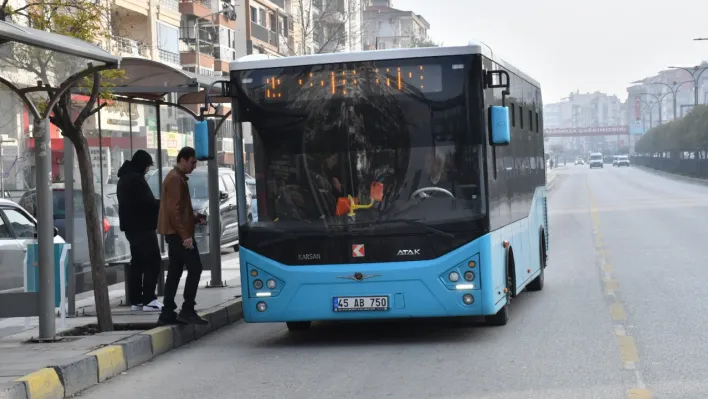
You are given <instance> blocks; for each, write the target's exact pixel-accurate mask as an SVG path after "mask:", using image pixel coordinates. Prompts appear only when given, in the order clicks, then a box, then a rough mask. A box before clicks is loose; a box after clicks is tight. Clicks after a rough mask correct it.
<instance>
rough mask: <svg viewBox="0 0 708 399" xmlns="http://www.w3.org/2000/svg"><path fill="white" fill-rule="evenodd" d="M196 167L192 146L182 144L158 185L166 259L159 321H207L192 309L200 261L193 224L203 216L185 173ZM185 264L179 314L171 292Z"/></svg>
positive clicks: (192, 322) (171, 322)
mask: <svg viewBox="0 0 708 399" xmlns="http://www.w3.org/2000/svg"><path fill="white" fill-rule="evenodd" d="M196 167H197V158H196V153H195V151H194V148H192V147H184V148H182V149H181V150H180V151H179V153H178V154H177V165H176V166H175V168H174V169H172V170H171V171H170V172H169V173H167V176H165V181H164V183H163V184H162V195H161V197H162V199H161V201H160V215H159V218H158V221H157V231H158V232H159V233H160V234H162V235H164V236H165V241H167V245H168V256H169V258H170V263H169V267H168V269H167V281H166V282H165V299H164V306H163V308H162V313H161V314H160V318H159V320H158V323H159V324H176V323H183V324H207V323H208V322H207V321H206V320H204V319H202V318H201V317H199V315H198V314H197V312H196V311H195V310H194V305H195V304H196V302H195V298H196V297H197V289H198V288H199V278H200V277H201V274H202V262H201V259H200V258H199V249H198V248H197V243H196V242H195V241H194V230H195V229H194V226H195V225H196V224H197V223H204V219H202V218H201V217H198V215H197V214H196V213H195V212H194V209H192V199H191V197H190V195H189V185H188V183H187V181H188V180H189V178H188V177H187V175H188V174H190V173H192V171H194V169H195V168H196ZM185 265H186V266H187V281H186V282H185V285H184V302H183V303H182V309H181V310H180V312H179V315H178V314H177V313H176V309H177V304H176V303H175V295H177V287H178V286H179V281H180V279H181V278H182V271H183V269H184V266H185Z"/></svg>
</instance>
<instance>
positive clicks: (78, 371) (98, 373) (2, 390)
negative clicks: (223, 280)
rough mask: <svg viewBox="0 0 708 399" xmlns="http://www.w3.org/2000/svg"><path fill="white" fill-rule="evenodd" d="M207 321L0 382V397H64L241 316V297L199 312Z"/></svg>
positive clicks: (162, 330)
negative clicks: (7, 381)
mask: <svg viewBox="0 0 708 399" xmlns="http://www.w3.org/2000/svg"><path fill="white" fill-rule="evenodd" d="M199 315H200V316H202V317H203V318H204V319H206V320H207V321H208V322H209V324H206V325H203V326H194V325H186V326H183V325H173V326H162V327H156V328H153V329H151V330H147V331H143V332H141V333H138V334H136V335H133V336H130V337H127V338H123V339H121V340H119V341H116V342H114V343H113V344H111V345H108V346H104V347H103V348H100V349H97V350H94V351H92V352H89V353H87V354H85V355H83V356H79V357H77V358H74V359H71V360H68V361H66V362H64V363H60V364H55V365H51V366H47V367H45V368H42V369H39V370H37V371H35V372H33V373H30V374H27V375H25V376H24V377H21V378H18V379H17V380H15V381H12V382H9V383H4V384H0V399H64V398H70V397H72V396H74V395H76V394H77V393H79V392H81V391H83V390H85V389H87V388H90V387H92V386H94V385H96V384H100V383H101V382H103V381H105V380H107V379H109V378H111V377H114V376H116V375H118V374H120V373H122V372H124V371H126V370H129V369H131V368H133V367H135V366H138V365H140V364H143V363H145V362H147V361H150V360H152V359H154V358H155V357H157V356H159V355H161V354H163V353H166V352H169V351H171V350H173V349H175V348H179V347H180V346H183V345H185V344H187V343H189V342H192V341H194V340H196V339H199V338H201V337H203V336H205V335H207V334H209V333H211V332H212V331H216V330H218V329H219V328H221V327H224V326H226V325H229V324H232V323H235V322H237V321H239V320H241V319H242V318H243V309H242V307H241V299H240V298H239V299H236V300H232V301H229V302H226V303H224V304H221V305H218V306H216V307H214V308H211V309H208V310H206V311H203V312H199Z"/></svg>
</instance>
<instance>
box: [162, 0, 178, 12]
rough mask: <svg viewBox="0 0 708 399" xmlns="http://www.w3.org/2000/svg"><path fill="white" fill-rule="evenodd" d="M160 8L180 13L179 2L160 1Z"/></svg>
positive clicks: (176, 0)
mask: <svg viewBox="0 0 708 399" xmlns="http://www.w3.org/2000/svg"><path fill="white" fill-rule="evenodd" d="M160 6H161V7H164V8H167V9H169V10H170V11H174V12H179V1H178V0H160Z"/></svg>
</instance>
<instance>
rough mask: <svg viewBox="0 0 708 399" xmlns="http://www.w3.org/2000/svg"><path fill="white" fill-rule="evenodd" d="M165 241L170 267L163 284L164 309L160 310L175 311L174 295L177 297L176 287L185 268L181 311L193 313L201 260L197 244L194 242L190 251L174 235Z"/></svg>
mask: <svg viewBox="0 0 708 399" xmlns="http://www.w3.org/2000/svg"><path fill="white" fill-rule="evenodd" d="M165 241H167V245H168V252H167V254H168V256H169V258H170V265H169V267H168V269H167V281H166V282H165V300H164V303H165V307H164V308H163V309H162V310H163V312H174V311H175V309H177V304H176V303H175V295H177V287H179V281H180V279H181V278H182V272H183V270H184V267H185V266H186V267H187V281H186V282H185V284H184V302H183V303H182V311H183V312H184V311H187V312H190V311H193V310H194V305H196V302H195V298H196V297H197V289H198V288H199V278H200V277H201V275H202V260H201V258H199V249H198V248H197V242H196V240H194V246H193V247H192V248H191V249H188V248H185V247H184V245H182V239H181V238H180V237H179V236H178V235H176V234H175V235H172V234H170V235H166V236H165Z"/></svg>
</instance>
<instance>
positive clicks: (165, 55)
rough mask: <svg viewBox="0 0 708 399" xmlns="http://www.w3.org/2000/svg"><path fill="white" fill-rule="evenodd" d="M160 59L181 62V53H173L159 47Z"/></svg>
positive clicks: (169, 62)
mask: <svg viewBox="0 0 708 399" xmlns="http://www.w3.org/2000/svg"><path fill="white" fill-rule="evenodd" d="M159 54H160V55H159V56H160V61H162V62H166V63H168V64H176V65H179V64H180V60H179V54H177V53H173V52H170V51H167V50H163V49H159Z"/></svg>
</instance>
